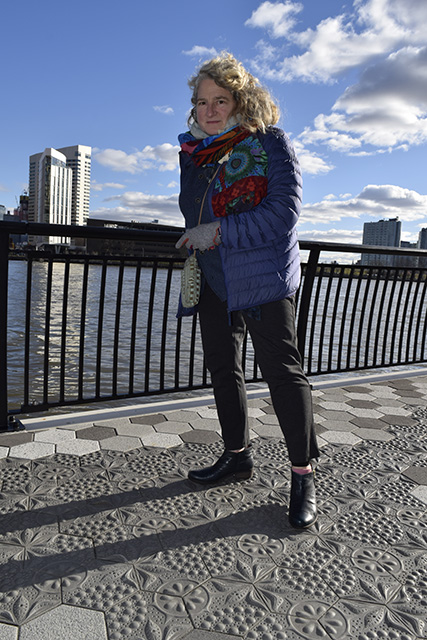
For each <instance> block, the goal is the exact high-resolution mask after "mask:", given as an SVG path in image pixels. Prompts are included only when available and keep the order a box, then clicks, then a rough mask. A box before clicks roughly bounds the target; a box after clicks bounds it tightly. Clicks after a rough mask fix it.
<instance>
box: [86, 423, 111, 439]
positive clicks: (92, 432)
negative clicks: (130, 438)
mask: <svg viewBox="0 0 427 640" xmlns="http://www.w3.org/2000/svg"><path fill="white" fill-rule="evenodd" d="M115 435H116V430H115V429H113V428H112V427H101V426H98V425H92V426H91V427H86V429H80V430H79V431H77V432H76V437H77V438H81V439H83V440H105V438H112V437H113V436H115Z"/></svg>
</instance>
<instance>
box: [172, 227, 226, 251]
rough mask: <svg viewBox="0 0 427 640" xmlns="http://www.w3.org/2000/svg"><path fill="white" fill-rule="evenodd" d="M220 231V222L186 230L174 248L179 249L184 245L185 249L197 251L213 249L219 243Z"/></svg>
mask: <svg viewBox="0 0 427 640" xmlns="http://www.w3.org/2000/svg"><path fill="white" fill-rule="evenodd" d="M220 229H221V222H219V221H217V220H214V221H213V222H208V223H207V224H199V226H198V227H193V228H192V229H186V230H185V233H183V234H182V236H181V237H180V239H179V240H178V242H177V243H176V245H175V247H176V248H177V249H180V248H181V247H183V246H184V245H186V247H187V249H198V250H199V251H206V250H207V249H215V247H217V246H218V245H219V244H220V242H221V235H220Z"/></svg>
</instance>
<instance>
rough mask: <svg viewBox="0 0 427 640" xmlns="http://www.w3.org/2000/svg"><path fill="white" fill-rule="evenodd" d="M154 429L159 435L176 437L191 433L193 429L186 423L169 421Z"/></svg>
mask: <svg viewBox="0 0 427 640" xmlns="http://www.w3.org/2000/svg"><path fill="white" fill-rule="evenodd" d="M154 429H155V431H157V432H158V433H174V434H175V435H179V434H180V433H186V432H187V431H190V429H191V427H190V426H189V425H188V424H187V423H186V422H171V421H169V420H167V421H166V422H162V424H157V425H156V426H155V427H154Z"/></svg>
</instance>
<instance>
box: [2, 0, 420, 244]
mask: <svg viewBox="0 0 427 640" xmlns="http://www.w3.org/2000/svg"><path fill="white" fill-rule="evenodd" d="M0 23H1V25H2V30H1V31H2V59H1V62H0V82H1V86H2V100H1V105H0V115H1V118H0V122H1V125H0V126H1V129H0V148H1V158H0V204H4V205H5V206H6V207H13V206H15V197H17V198H18V199H19V195H20V193H22V190H23V189H25V188H26V186H27V184H28V158H29V156H30V155H31V154H33V153H38V152H39V151H43V150H44V149H45V148H46V147H56V148H58V147H64V146H69V145H74V144H85V145H89V146H91V147H92V148H93V163H92V190H91V207H90V209H91V216H92V217H98V218H107V219H112V220H115V219H126V220H138V221H152V220H154V219H157V220H159V222H163V223H166V224H177V225H182V216H181V214H180V212H179V209H178V204H177V197H178V195H177V194H178V189H179V173H178V164H177V158H178V156H177V153H178V147H177V135H178V133H180V132H181V131H183V130H185V128H186V118H187V113H188V109H189V106H190V92H189V89H188V87H187V79H188V78H189V77H190V76H191V75H192V73H193V71H194V69H195V68H196V67H197V66H198V65H200V64H201V63H202V62H203V61H204V60H206V59H207V58H210V57H212V55H214V54H215V53H216V52H220V51H222V50H227V51H230V52H232V53H233V54H234V55H235V56H236V57H237V58H239V59H240V60H241V61H242V62H243V63H244V64H245V65H246V66H247V67H248V68H249V69H250V70H251V72H252V73H253V74H254V75H256V76H257V77H258V78H259V79H260V81H261V82H262V83H263V84H265V85H266V86H267V87H268V88H269V89H270V90H271V92H272V94H273V95H274V96H275V98H276V99H277V101H278V102H279V104H280V108H281V113H282V116H281V121H280V125H281V126H282V128H284V129H285V130H286V131H287V132H288V134H289V135H290V137H291V139H292V140H293V142H294V144H295V146H296V149H297V152H298V155H299V158H300V161H301V164H302V168H303V176H304V209H303V213H302V216H301V220H300V223H299V235H300V238H302V239H309V240H329V241H337V242H352V243H360V242H361V241H362V230H363V223H364V222H372V221H376V220H380V219H382V218H390V217H396V216H398V217H399V218H400V220H401V221H402V239H403V240H409V241H412V242H413V241H416V239H417V237H418V231H419V229H420V228H422V227H427V184H426V176H427V170H426V165H427V162H426V160H427V153H426V152H427V46H426V35H425V34H426V30H427V3H426V1H425V0H404V1H403V0H355V1H354V2H350V1H349V2H346V1H344V2H343V1H342V0H341V1H338V0H323V1H322V2H320V1H319V0H300V1H299V2H296V1H295V2H294V1H282V2H270V1H266V2H262V1H260V0H216V2H215V3H213V4H212V3H204V2H199V3H195V2H194V1H191V2H190V1H189V0H179V1H178V0H159V1H158V2H152V1H151V0H150V1H146V0H121V2H117V1H114V2H112V1H111V0H102V1H100V0H86V1H85V2H83V1H82V0H75V1H74V2H73V3H58V2H57V1H56V2H53V1H51V0H40V2H34V1H33V0H31V1H29V0H25V1H23V0H15V1H14V2H9V3H3V8H2V9H1V10H0Z"/></svg>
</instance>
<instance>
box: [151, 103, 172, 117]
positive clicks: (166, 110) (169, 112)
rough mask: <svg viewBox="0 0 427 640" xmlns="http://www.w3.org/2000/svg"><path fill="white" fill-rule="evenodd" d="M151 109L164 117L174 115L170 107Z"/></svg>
mask: <svg viewBox="0 0 427 640" xmlns="http://www.w3.org/2000/svg"><path fill="white" fill-rule="evenodd" d="M153 109H154V111H158V112H159V113H163V114H164V115H166V116H173V114H174V110H173V109H172V107H169V106H168V105H163V106H158V107H153Z"/></svg>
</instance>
